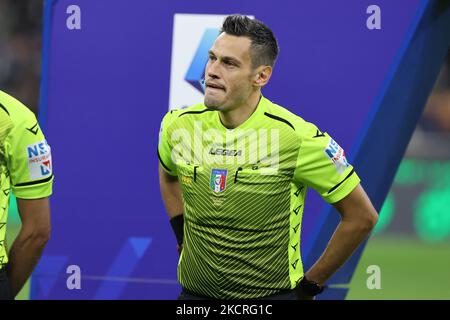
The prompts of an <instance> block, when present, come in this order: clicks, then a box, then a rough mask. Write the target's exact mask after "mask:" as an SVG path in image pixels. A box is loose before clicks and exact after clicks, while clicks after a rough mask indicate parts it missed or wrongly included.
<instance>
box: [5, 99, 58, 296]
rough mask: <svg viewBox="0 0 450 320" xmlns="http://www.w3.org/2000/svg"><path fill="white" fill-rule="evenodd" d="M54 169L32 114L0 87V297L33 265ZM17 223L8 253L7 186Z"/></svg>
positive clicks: (43, 235)
mask: <svg viewBox="0 0 450 320" xmlns="http://www.w3.org/2000/svg"><path fill="white" fill-rule="evenodd" d="M52 183H53V173H52V159H51V153H50V147H49V145H48V144H47V142H46V140H45V137H44V135H43V133H42V131H41V129H40V127H39V124H38V122H37V121H36V117H35V116H34V114H33V113H32V112H31V111H30V110H29V109H28V108H27V107H25V106H24V105H23V104H22V103H20V102H19V101H17V100H16V99H14V98H13V97H11V96H10V95H8V94H6V93H5V92H3V91H0V187H1V190H0V300H9V299H14V297H15V296H16V295H17V293H18V292H19V291H20V290H21V288H22V287H23V285H24V284H25V282H26V281H27V279H28V277H29V276H30V275H31V273H32V271H33V269H34V267H35V266H36V264H37V262H38V260H39V258H40V256H41V254H42V251H43V249H44V247H45V244H46V243H47V241H48V239H49V236H50V208H49V201H48V197H49V196H50V195H51V193H52ZM11 190H12V192H13V193H14V195H15V196H16V198H17V207H18V209H19V215H20V219H21V221H22V227H21V229H20V232H19V234H18V235H17V238H16V240H15V241H14V243H13V245H12V247H11V250H10V251H9V254H8V252H7V251H8V249H7V244H6V223H7V220H8V205H9V196H10V192H11Z"/></svg>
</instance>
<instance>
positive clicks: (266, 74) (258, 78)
mask: <svg viewBox="0 0 450 320" xmlns="http://www.w3.org/2000/svg"><path fill="white" fill-rule="evenodd" d="M272 70H273V69H272V67H271V66H259V67H257V68H256V70H255V77H254V81H253V85H254V86H255V87H259V88H262V87H264V86H265V85H266V84H267V82H269V79H270V77H271V76H272Z"/></svg>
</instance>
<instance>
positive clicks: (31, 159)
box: [26, 140, 52, 180]
mask: <svg viewBox="0 0 450 320" xmlns="http://www.w3.org/2000/svg"><path fill="white" fill-rule="evenodd" d="M26 152H27V158H28V171H29V172H30V179H31V180H39V179H45V178H48V177H49V176H50V175H51V174H52V155H51V151H50V146H49V145H48V143H47V141H46V140H42V141H40V142H37V143H35V144H32V145H29V146H27V150H26Z"/></svg>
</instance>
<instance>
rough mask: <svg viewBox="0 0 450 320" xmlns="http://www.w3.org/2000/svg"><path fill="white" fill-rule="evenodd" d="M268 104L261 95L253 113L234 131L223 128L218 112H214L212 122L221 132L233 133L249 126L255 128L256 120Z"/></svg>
mask: <svg viewBox="0 0 450 320" xmlns="http://www.w3.org/2000/svg"><path fill="white" fill-rule="evenodd" d="M268 103H269V100H267V99H266V98H264V96H263V95H261V98H260V99H259V102H258V105H257V106H256V109H255V111H253V113H252V114H251V115H250V117H248V118H247V120H245V121H244V122H242V123H241V124H240V125H239V126H237V127H236V128H234V129H228V128H227V127H225V126H224V125H223V124H222V121H220V115H219V112H218V111H216V112H214V113H215V115H214V119H215V120H214V121H215V123H216V128H218V129H220V130H223V131H233V130H236V129H244V128H248V127H250V126H254V127H256V126H257V125H258V119H259V118H261V117H262V115H264V111H266V109H267V104H268Z"/></svg>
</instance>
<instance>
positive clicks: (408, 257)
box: [0, 0, 450, 299]
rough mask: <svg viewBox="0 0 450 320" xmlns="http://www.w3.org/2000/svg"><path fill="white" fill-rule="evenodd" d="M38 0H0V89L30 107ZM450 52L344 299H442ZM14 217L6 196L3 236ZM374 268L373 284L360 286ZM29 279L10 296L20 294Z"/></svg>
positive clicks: (448, 220)
mask: <svg viewBox="0 0 450 320" xmlns="http://www.w3.org/2000/svg"><path fill="white" fill-rule="evenodd" d="M42 12H43V10H42V1H15V0H0V89H1V90H3V91H6V92H8V93H9V94H11V95H13V96H15V97H17V98H18V99H20V100H21V101H22V102H24V103H25V104H26V105H27V106H28V107H29V108H30V109H32V110H33V111H34V112H35V113H37V112H38V107H39V106H38V101H39V78H40V63H41V36H42ZM449 146H450V52H449V53H448V54H447V58H446V60H445V61H444V64H443V66H442V69H441V72H440V75H439V77H438V79H437V81H436V84H435V87H434V90H433V92H432V93H431V95H430V97H429V99H428V102H427V105H426V107H425V110H424V113H423V116H422V118H421V120H420V122H419V124H418V125H417V128H416V130H415V133H414V135H413V137H412V139H411V141H410V144H409V146H408V149H407V152H406V154H405V156H404V159H403V161H402V163H401V165H400V167H399V169H398V171H397V175H396V177H395V180H394V183H393V185H392V187H391V190H390V192H389V195H388V197H387V200H386V201H385V203H384V206H383V209H382V210H381V214H380V221H379V223H378V225H377V228H376V230H375V232H374V233H373V235H372V236H371V238H370V239H369V242H368V244H367V246H366V249H365V251H364V253H363V255H362V257H361V260H360V262H359V265H358V268H357V269H356V271H355V274H354V276H353V279H352V282H351V286H350V291H349V294H348V296H347V299H450V214H449V211H448V209H449V208H450V147H449ZM19 229H20V219H19V217H18V213H17V207H16V205H15V199H14V198H12V199H11V206H10V215H9V221H8V237H7V241H8V243H10V244H11V243H12V242H13V240H14V237H15V236H16V234H17V232H18V230H19ZM370 265H377V266H379V267H380V268H381V290H369V289H368V288H367V286H366V281H367V278H368V276H369V275H368V273H367V271H366V270H367V267H368V266H370ZM28 296H29V285H27V286H26V287H25V288H24V289H23V290H22V292H21V293H20V294H19V297H18V299H28Z"/></svg>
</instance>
